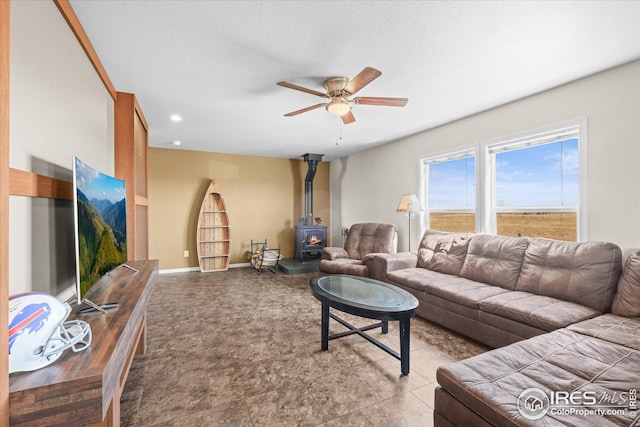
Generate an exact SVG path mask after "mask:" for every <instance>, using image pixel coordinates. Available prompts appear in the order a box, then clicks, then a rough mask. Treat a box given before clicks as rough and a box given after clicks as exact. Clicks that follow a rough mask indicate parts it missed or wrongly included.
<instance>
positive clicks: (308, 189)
mask: <svg viewBox="0 0 640 427" xmlns="http://www.w3.org/2000/svg"><path fill="white" fill-rule="evenodd" d="M322 156H324V154H309V153H307V154H305V155H304V156H302V157H303V158H304V161H305V162H306V163H307V165H308V166H309V169H308V170H307V176H306V177H305V178H304V224H305V225H313V178H314V177H315V176H316V170H317V166H318V162H319V161H322Z"/></svg>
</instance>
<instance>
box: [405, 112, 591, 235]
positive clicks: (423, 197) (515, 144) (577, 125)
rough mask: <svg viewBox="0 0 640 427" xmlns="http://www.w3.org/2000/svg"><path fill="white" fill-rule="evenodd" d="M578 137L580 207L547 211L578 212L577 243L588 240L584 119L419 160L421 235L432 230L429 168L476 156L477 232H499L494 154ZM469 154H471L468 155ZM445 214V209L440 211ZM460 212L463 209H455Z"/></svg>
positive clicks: (522, 210) (423, 157)
mask: <svg viewBox="0 0 640 427" xmlns="http://www.w3.org/2000/svg"><path fill="white" fill-rule="evenodd" d="M571 138H578V162H579V163H578V204H577V207H575V208H574V207H569V208H557V207H554V208H545V211H548V212H576V213H577V215H576V241H578V242H584V241H586V240H587V236H588V234H587V209H586V208H587V118H586V117H582V118H578V119H574V120H570V121H567V122H562V123H558V124H554V125H550V126H546V127H543V128H539V129H535V130H529V131H526V132H521V133H518V134H513V135H509V136H504V137H500V138H495V139H490V140H486V141H481V142H478V143H476V144H473V145H467V146H462V147H458V148H456V149H453V150H443V151H440V152H436V153H433V154H429V155H425V156H421V157H419V158H418V167H419V174H418V175H419V180H420V181H419V185H418V187H419V191H420V193H419V197H420V202H421V203H422V205H423V206H424V208H425V210H424V212H422V213H421V214H420V232H421V234H423V233H424V231H425V230H426V229H427V228H429V213H430V212H431V211H432V210H430V209H429V204H428V201H429V165H431V164H433V163H439V162H443V161H448V160H456V159H459V158H463V157H475V179H476V207H475V218H476V233H489V234H496V233H497V215H496V214H497V213H499V212H500V211H501V209H500V208H499V207H497V206H496V179H495V176H496V168H495V157H496V156H495V154H496V153H497V152H499V151H508V150H509V149H517V148H524V147H527V146H537V145H542V144H547V143H552V142H559V141H563V140H566V139H571ZM469 154H470V155H469ZM530 210H532V209H531V208H508V211H509V212H517V211H521V212H527V211H530ZM437 211H439V212H444V210H442V209H440V210H437ZM455 211H456V212H459V211H460V210H457V209H456V210H455Z"/></svg>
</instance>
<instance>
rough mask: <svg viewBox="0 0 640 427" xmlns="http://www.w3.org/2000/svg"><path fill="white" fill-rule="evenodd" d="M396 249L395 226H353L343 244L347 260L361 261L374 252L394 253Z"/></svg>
mask: <svg viewBox="0 0 640 427" xmlns="http://www.w3.org/2000/svg"><path fill="white" fill-rule="evenodd" d="M397 247H398V235H397V232H396V225H395V224H385V223H373V222H371V223H362V224H353V225H352V226H351V227H350V228H349V231H348V233H347V240H346V241H345V243H344V249H345V250H346V251H347V253H348V254H349V258H353V259H362V258H363V257H364V256H365V255H367V254H370V253H375V252H384V253H396V251H397ZM346 274H348V273H346Z"/></svg>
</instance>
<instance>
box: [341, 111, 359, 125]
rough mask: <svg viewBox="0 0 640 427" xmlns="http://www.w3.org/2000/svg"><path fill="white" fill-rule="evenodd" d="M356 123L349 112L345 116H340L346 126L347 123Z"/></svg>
mask: <svg viewBox="0 0 640 427" xmlns="http://www.w3.org/2000/svg"><path fill="white" fill-rule="evenodd" d="M355 121H356V118H355V117H353V113H352V112H351V111H349V112H348V113H347V114H344V115H343V116H342V123H344V124H345V125H348V124H349V123H353V122H355Z"/></svg>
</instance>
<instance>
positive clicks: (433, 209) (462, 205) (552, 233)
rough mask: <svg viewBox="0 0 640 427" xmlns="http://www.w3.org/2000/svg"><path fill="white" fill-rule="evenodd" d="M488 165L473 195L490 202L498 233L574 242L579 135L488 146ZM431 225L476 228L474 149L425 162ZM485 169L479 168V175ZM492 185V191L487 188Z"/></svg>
mask: <svg viewBox="0 0 640 427" xmlns="http://www.w3.org/2000/svg"><path fill="white" fill-rule="evenodd" d="M486 149H487V155H488V156H492V157H491V159H492V161H491V168H489V169H490V170H488V171H487V173H486V174H485V176H480V177H478V179H480V180H481V181H482V180H484V182H487V183H488V184H489V185H488V186H487V185H481V187H480V188H481V192H480V194H478V195H477V196H478V197H480V198H481V200H485V201H488V200H495V201H494V202H493V204H491V205H490V211H491V212H490V215H492V216H494V218H495V224H496V230H495V232H496V234H498V235H502V236H514V237H516V236H524V237H547V238H552V239H559V240H568V241H576V240H577V239H578V235H577V224H578V215H577V212H578V195H579V179H578V166H579V164H578V163H579V162H578V158H579V156H578V138H575V137H573V138H566V139H561V140H558V139H556V140H555V141H552V142H548V140H547V141H545V142H543V143H534V142H527V141H524V142H523V141H519V142H518V143H517V144H516V143H506V144H504V143H503V144H500V145H497V146H489V148H486ZM427 167H428V180H429V181H428V185H427V188H428V194H427V206H426V211H427V213H428V215H429V228H432V229H436V230H441V231H451V232H471V233H472V232H478V231H484V230H476V224H475V218H476V213H475V211H476V210H477V209H478V207H477V205H476V159H475V157H474V155H473V154H467V155H465V156H463V157H462V158H453V159H450V160H439V159H438V160H433V161H431V162H428V163H427ZM482 174H483V172H481V175H482ZM486 188H491V192H489V191H486V192H485V189H486Z"/></svg>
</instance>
